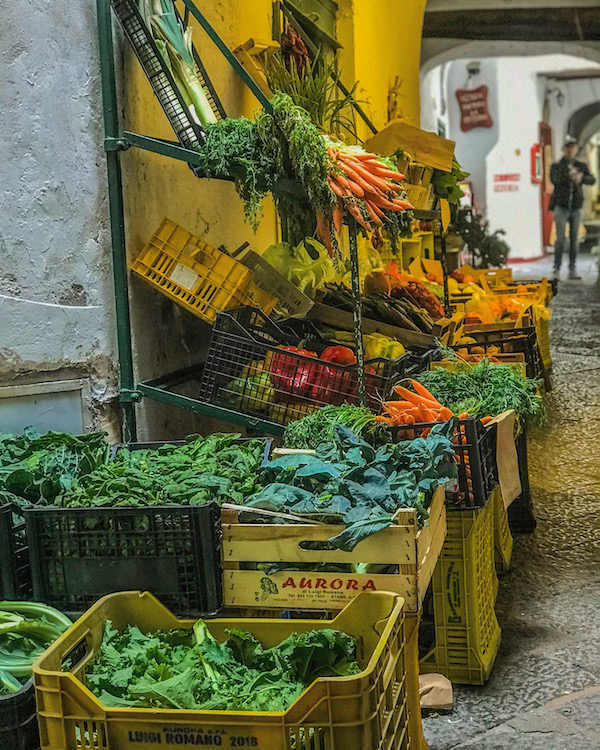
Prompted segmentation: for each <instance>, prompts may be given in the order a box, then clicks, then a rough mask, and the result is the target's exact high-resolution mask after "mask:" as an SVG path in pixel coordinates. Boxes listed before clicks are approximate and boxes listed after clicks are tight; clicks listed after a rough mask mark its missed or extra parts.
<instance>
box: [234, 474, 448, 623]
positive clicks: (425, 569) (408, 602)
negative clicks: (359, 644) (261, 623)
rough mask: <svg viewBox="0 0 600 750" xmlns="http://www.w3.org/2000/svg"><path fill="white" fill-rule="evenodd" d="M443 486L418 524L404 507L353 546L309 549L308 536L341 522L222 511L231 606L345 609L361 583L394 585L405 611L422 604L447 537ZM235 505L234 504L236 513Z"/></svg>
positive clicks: (363, 587)
mask: <svg viewBox="0 0 600 750" xmlns="http://www.w3.org/2000/svg"><path fill="white" fill-rule="evenodd" d="M444 500H445V496H444V488H443V487H440V488H438V489H437V490H436V492H435V494H434V497H433V500H432V503H431V507H430V516H429V521H428V524H427V526H425V527H424V528H422V529H421V530H420V531H419V530H418V529H417V514H416V511H415V510H412V509H410V510H409V509H407V510H402V511H400V512H399V513H398V523H397V525H396V526H390V527H389V528H387V529H384V530H383V531H380V532H378V533H377V534H374V535H373V536H371V537H369V538H368V539H365V540H364V541H362V542H360V543H359V544H358V545H357V546H356V548H355V549H354V550H353V551H352V552H341V551H339V550H329V551H323V550H318V551H317V550H305V549H302V548H301V547H300V546H299V545H300V544H301V543H302V542H304V541H307V540H310V541H317V540H319V541H320V540H325V539H329V538H330V537H332V536H334V535H335V534H338V533H339V532H341V531H342V530H343V527H342V526H331V525H328V526H325V525H320V526H315V525H307V524H297V525H295V524H294V525H292V524H290V525H288V524H286V525H271V524H241V523H237V522H235V523H232V522H231V521H232V511H224V513H223V519H224V523H223V588H224V597H225V606H226V607H244V608H248V607H250V608H260V609H264V608H278V609H302V610H310V609H327V610H338V609H342V608H343V607H344V606H345V605H346V604H348V602H349V601H351V600H352V599H353V598H354V597H355V596H356V595H357V594H358V593H359V592H361V591H393V592H395V593H398V594H400V595H401V596H403V597H404V598H405V605H404V609H405V611H406V612H413V613H416V612H418V611H419V610H420V607H421V603H422V601H423V597H424V596H425V591H426V590H427V586H428V585H429V582H430V581H431V577H432V575H433V570H434V568H435V565H436V563H437V560H438V557H439V555H440V552H441V549H442V545H443V543H444V539H445V537H446V507H445V503H444ZM235 513H236V512H235V511H233V514H235ZM282 562H285V563H291V564H292V565H294V564H299V563H302V564H303V566H307V565H310V564H311V563H314V564H315V565H316V564H317V563H323V562H326V563H338V564H339V563H346V564H348V563H359V562H360V563H375V564H384V565H385V564H395V565H398V566H399V570H398V573H394V574H384V573H373V574H370V573H356V574H353V573H323V572H320V571H317V572H310V570H308V571H307V570H303V571H302V572H297V571H290V570H284V571H277V572H274V573H272V574H271V575H268V574H267V573H266V572H265V570H244V569H243V567H244V564H245V563H246V564H247V563H282Z"/></svg>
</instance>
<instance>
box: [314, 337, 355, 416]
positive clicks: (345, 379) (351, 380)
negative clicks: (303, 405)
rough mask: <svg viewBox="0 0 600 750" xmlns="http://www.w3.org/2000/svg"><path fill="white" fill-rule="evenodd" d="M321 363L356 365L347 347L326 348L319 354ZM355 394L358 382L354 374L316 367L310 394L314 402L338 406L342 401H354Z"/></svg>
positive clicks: (323, 366) (337, 369)
mask: <svg viewBox="0 0 600 750" xmlns="http://www.w3.org/2000/svg"><path fill="white" fill-rule="evenodd" d="M321 361H324V362H331V364H334V365H343V366H348V365H353V364H356V356H355V355H354V352H353V351H352V349H349V348H348V347H347V346H328V347H327V348H326V349H325V350H324V351H323V353H322V354H321ZM357 393H358V381H357V380H356V375H355V373H353V372H348V371H345V370H343V369H342V368H341V367H327V365H318V366H317V368H316V370H315V378H314V380H313V387H312V392H311V398H312V399H313V400H314V401H319V402H321V403H325V404H333V405H335V406H339V405H340V404H343V403H344V401H350V402H351V401H352V400H354V399H356V394H357Z"/></svg>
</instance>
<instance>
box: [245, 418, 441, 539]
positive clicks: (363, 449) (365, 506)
mask: <svg viewBox="0 0 600 750" xmlns="http://www.w3.org/2000/svg"><path fill="white" fill-rule="evenodd" d="M333 433H334V442H333V443H327V442H325V443H321V444H320V445H319V446H318V448H317V450H316V454H315V455H307V454H292V455H289V456H284V457H282V458H278V459H275V460H273V461H270V462H269V463H268V464H267V465H266V466H265V467H264V469H263V470H262V472H261V482H262V483H263V485H264V486H263V489H262V490H260V491H259V492H257V493H256V494H255V495H253V496H252V497H250V498H249V499H248V500H247V501H246V505H247V506H249V507H254V508H260V509H262V510H274V511H280V512H288V513H293V514H295V515H307V516H310V517H312V518H315V519H317V520H320V521H323V522H325V523H343V524H345V526H346V528H345V530H344V531H343V532H342V533H341V534H338V535H337V536H334V537H332V538H331V539H328V540H326V541H325V542H322V543H321V542H319V543H315V546H313V547H312V548H313V549H321V548H322V549H341V550H344V551H346V552H349V551H351V550H353V549H354V547H356V545H357V544H358V543H359V542H360V541H362V540H363V539H365V538H366V537H368V536H370V535H371V534H375V533H376V532H377V531H381V530H382V529H385V528H386V527H387V526H390V525H391V524H392V523H393V518H394V514H395V513H396V511H397V510H398V509H399V508H416V509H417V511H418V521H419V523H420V524H424V523H425V521H426V519H427V507H428V506H429V503H430V502H431V498H432V493H433V490H434V489H435V488H436V487H438V486H440V485H442V484H445V483H446V482H447V481H448V480H449V479H451V478H452V477H455V476H456V465H455V464H454V463H452V457H453V456H454V448H453V446H452V443H451V441H450V437H451V435H452V434H453V422H448V423H446V424H441V423H440V424H439V425H436V426H435V427H433V428H432V430H431V432H430V434H429V436H428V437H427V438H418V439H416V440H409V441H405V442H402V443H396V444H387V445H383V446H381V447H380V448H377V449H375V448H374V447H373V446H371V445H370V444H369V443H367V442H366V441H364V440H362V439H361V438H360V437H358V436H357V435H356V434H355V433H353V432H352V430H350V429H349V428H348V427H346V426H345V425H342V424H337V425H335V427H334V428H333Z"/></svg>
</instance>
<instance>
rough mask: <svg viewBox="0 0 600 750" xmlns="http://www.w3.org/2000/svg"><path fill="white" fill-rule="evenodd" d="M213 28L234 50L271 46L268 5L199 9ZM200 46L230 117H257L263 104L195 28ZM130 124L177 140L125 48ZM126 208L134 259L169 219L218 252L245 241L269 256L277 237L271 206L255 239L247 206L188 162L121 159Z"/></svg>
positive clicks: (143, 155) (250, 1)
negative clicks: (253, 44)
mask: <svg viewBox="0 0 600 750" xmlns="http://www.w3.org/2000/svg"><path fill="white" fill-rule="evenodd" d="M199 5H200V7H202V10H203V12H204V13H205V15H206V16H207V18H208V20H209V21H210V22H211V23H212V24H213V26H214V27H215V28H216V29H217V31H218V32H219V34H220V35H221V37H222V38H223V39H224V40H225V42H226V43H227V44H228V45H229V46H230V47H235V46H236V45H238V44H239V43H241V42H243V41H245V40H246V39H248V37H250V36H254V37H257V38H262V39H270V38H271V13H270V9H271V3H270V0H247V1H246V2H240V0H222V2H219V3H213V2H210V3H199ZM194 41H195V43H196V45H197V47H198V50H199V52H200V56H201V58H202V61H203V63H204V65H205V67H206V69H207V71H208V74H209V76H210V77H211V80H212V81H213V83H214V85H215V87H216V89H217V92H218V93H219V97H220V98H221V100H222V102H223V105H224V107H225V110H226V112H227V114H228V115H229V116H231V117H239V116H240V115H242V114H244V115H246V116H252V113H253V111H255V110H256V109H258V107H259V105H258V102H257V100H256V99H255V98H254V97H253V96H252V94H250V92H249V91H248V89H247V87H246V86H245V85H244V84H243V83H242V82H241V80H240V79H239V78H238V76H237V75H236V74H235V73H234V72H233V69H232V68H231V66H230V65H229V64H228V63H227V62H226V61H225V58H224V57H223V56H222V55H221V53H220V52H219V51H218V50H217V48H216V47H215V46H214V44H213V43H212V42H211V41H210V40H209V39H208V37H207V36H206V35H205V34H204V32H203V31H202V30H201V29H199V28H196V29H195V31H194ZM124 102H125V122H126V127H127V129H129V130H133V131H134V132H139V133H144V134H147V135H151V136H155V137H160V138H168V139H170V140H174V134H173V131H172V130H171V127H170V125H169V123H168V121H167V119H166V117H165V116H164V114H163V112H162V109H161V107H160V105H159V104H158V101H157V100H156V98H155V96H154V94H153V92H152V89H151V87H150V84H149V83H148V81H147V80H146V78H145V76H144V74H143V73H142V71H141V68H140V66H139V64H138V62H137V59H136V58H135V57H134V56H133V54H132V53H131V51H130V49H129V48H128V47H127V48H126V58H125V96H124ZM123 170H124V186H125V208H126V219H127V236H128V247H129V252H130V253H132V254H134V255H135V254H136V253H137V252H139V250H140V249H141V248H142V247H143V245H144V243H145V242H146V241H147V239H148V238H149V236H150V234H151V233H152V231H153V230H154V229H155V228H156V227H157V226H158V224H159V223H160V221H161V220H162V218H163V217H164V216H168V217H169V218H171V219H173V221H175V222H177V223H178V224H181V225H183V226H184V227H186V228H187V229H189V230H190V231H192V232H194V233H198V234H200V235H201V236H202V237H203V238H204V239H205V240H206V241H207V242H210V243H211V244H214V245H217V246H218V245H221V244H225V245H226V246H227V247H228V248H229V249H232V250H233V249H235V248H236V247H238V246H239V245H240V244H242V242H244V241H251V242H252V243H253V245H254V246H255V247H258V248H259V249H260V248H264V247H266V246H267V245H268V244H270V242H272V241H273V238H274V237H275V216H274V211H273V209H272V206H270V205H269V206H266V209H265V218H264V220H263V222H262V224H261V227H260V229H259V232H258V235H257V236H256V238H255V237H254V235H253V232H252V230H251V229H250V227H249V226H248V225H247V224H245V223H244V219H243V212H242V206H241V202H240V200H239V198H238V197H237V193H236V192H235V189H234V187H233V185H232V184H229V183H224V182H220V181H218V180H199V179H198V178H197V177H195V176H194V175H193V174H192V172H191V170H190V169H189V167H188V166H187V165H186V164H185V163H183V162H176V161H174V160H172V159H167V158H165V157H161V156H157V155H154V154H150V153H148V152H143V151H140V150H137V149H130V150H129V151H128V152H126V153H125V154H124V155H123Z"/></svg>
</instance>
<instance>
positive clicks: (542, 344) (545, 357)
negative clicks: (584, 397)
mask: <svg viewBox="0 0 600 750" xmlns="http://www.w3.org/2000/svg"><path fill="white" fill-rule="evenodd" d="M535 330H536V333H537V337H538V346H539V348H540V356H541V358H542V364H543V365H544V368H545V369H546V370H550V369H552V355H551V354H550V321H549V320H545V319H542V320H538V321H536V324H535Z"/></svg>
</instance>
